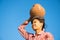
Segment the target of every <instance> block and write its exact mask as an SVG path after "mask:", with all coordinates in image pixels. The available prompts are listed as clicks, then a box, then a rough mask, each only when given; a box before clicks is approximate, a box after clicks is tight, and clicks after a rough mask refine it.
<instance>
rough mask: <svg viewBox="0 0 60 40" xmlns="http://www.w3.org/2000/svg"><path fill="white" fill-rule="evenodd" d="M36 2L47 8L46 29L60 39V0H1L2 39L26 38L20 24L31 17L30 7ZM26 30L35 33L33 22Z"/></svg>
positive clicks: (21, 39) (20, 39) (55, 39)
mask: <svg viewBox="0 0 60 40" xmlns="http://www.w3.org/2000/svg"><path fill="white" fill-rule="evenodd" d="M36 3H39V4H41V5H42V6H43V7H44V8H45V10H46V15H45V22H46V25H47V28H46V31H47V32H51V33H52V34H53V36H54V40H60V31H59V30H60V0H0V40H25V39H24V38H23V37H22V36H21V34H19V32H18V26H19V25H21V24H22V23H23V22H24V21H25V20H27V19H28V18H29V17H30V15H29V13H30V9H31V8H32V6H33V4H36ZM26 30H27V31H28V32H30V33H34V31H33V30H32V28H31V23H29V24H28V25H27V26H26Z"/></svg>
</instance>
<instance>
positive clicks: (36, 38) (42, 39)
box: [18, 24, 54, 40]
mask: <svg viewBox="0 0 60 40" xmlns="http://www.w3.org/2000/svg"><path fill="white" fill-rule="evenodd" d="M25 26H26V25H23V24H22V25H20V27H19V28H18V30H19V32H20V33H21V35H22V36H23V37H24V38H25V39H26V40H54V38H53V36H52V35H51V34H50V33H49V32H44V31H42V32H40V34H31V33H28V32H26V30H25V29H24V28H25Z"/></svg>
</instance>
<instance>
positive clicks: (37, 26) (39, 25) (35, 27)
mask: <svg viewBox="0 0 60 40" xmlns="http://www.w3.org/2000/svg"><path fill="white" fill-rule="evenodd" d="M42 26H43V23H41V22H40V21H39V20H38V19H34V20H33V23H32V28H33V30H39V29H42Z"/></svg>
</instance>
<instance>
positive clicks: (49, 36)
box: [46, 32, 54, 39]
mask: <svg viewBox="0 0 60 40" xmlns="http://www.w3.org/2000/svg"><path fill="white" fill-rule="evenodd" d="M46 36H47V37H48V38H50V39H54V37H53V35H52V34H51V33H50V32H46Z"/></svg>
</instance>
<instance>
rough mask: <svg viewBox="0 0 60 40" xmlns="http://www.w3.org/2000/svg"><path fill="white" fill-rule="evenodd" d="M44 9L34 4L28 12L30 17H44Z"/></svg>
mask: <svg viewBox="0 0 60 40" xmlns="http://www.w3.org/2000/svg"><path fill="white" fill-rule="evenodd" d="M44 15H45V9H44V8H43V7H42V6H41V5H40V4H35V5H33V7H32V8H31V10H30V17H34V16H40V17H44Z"/></svg>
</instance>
